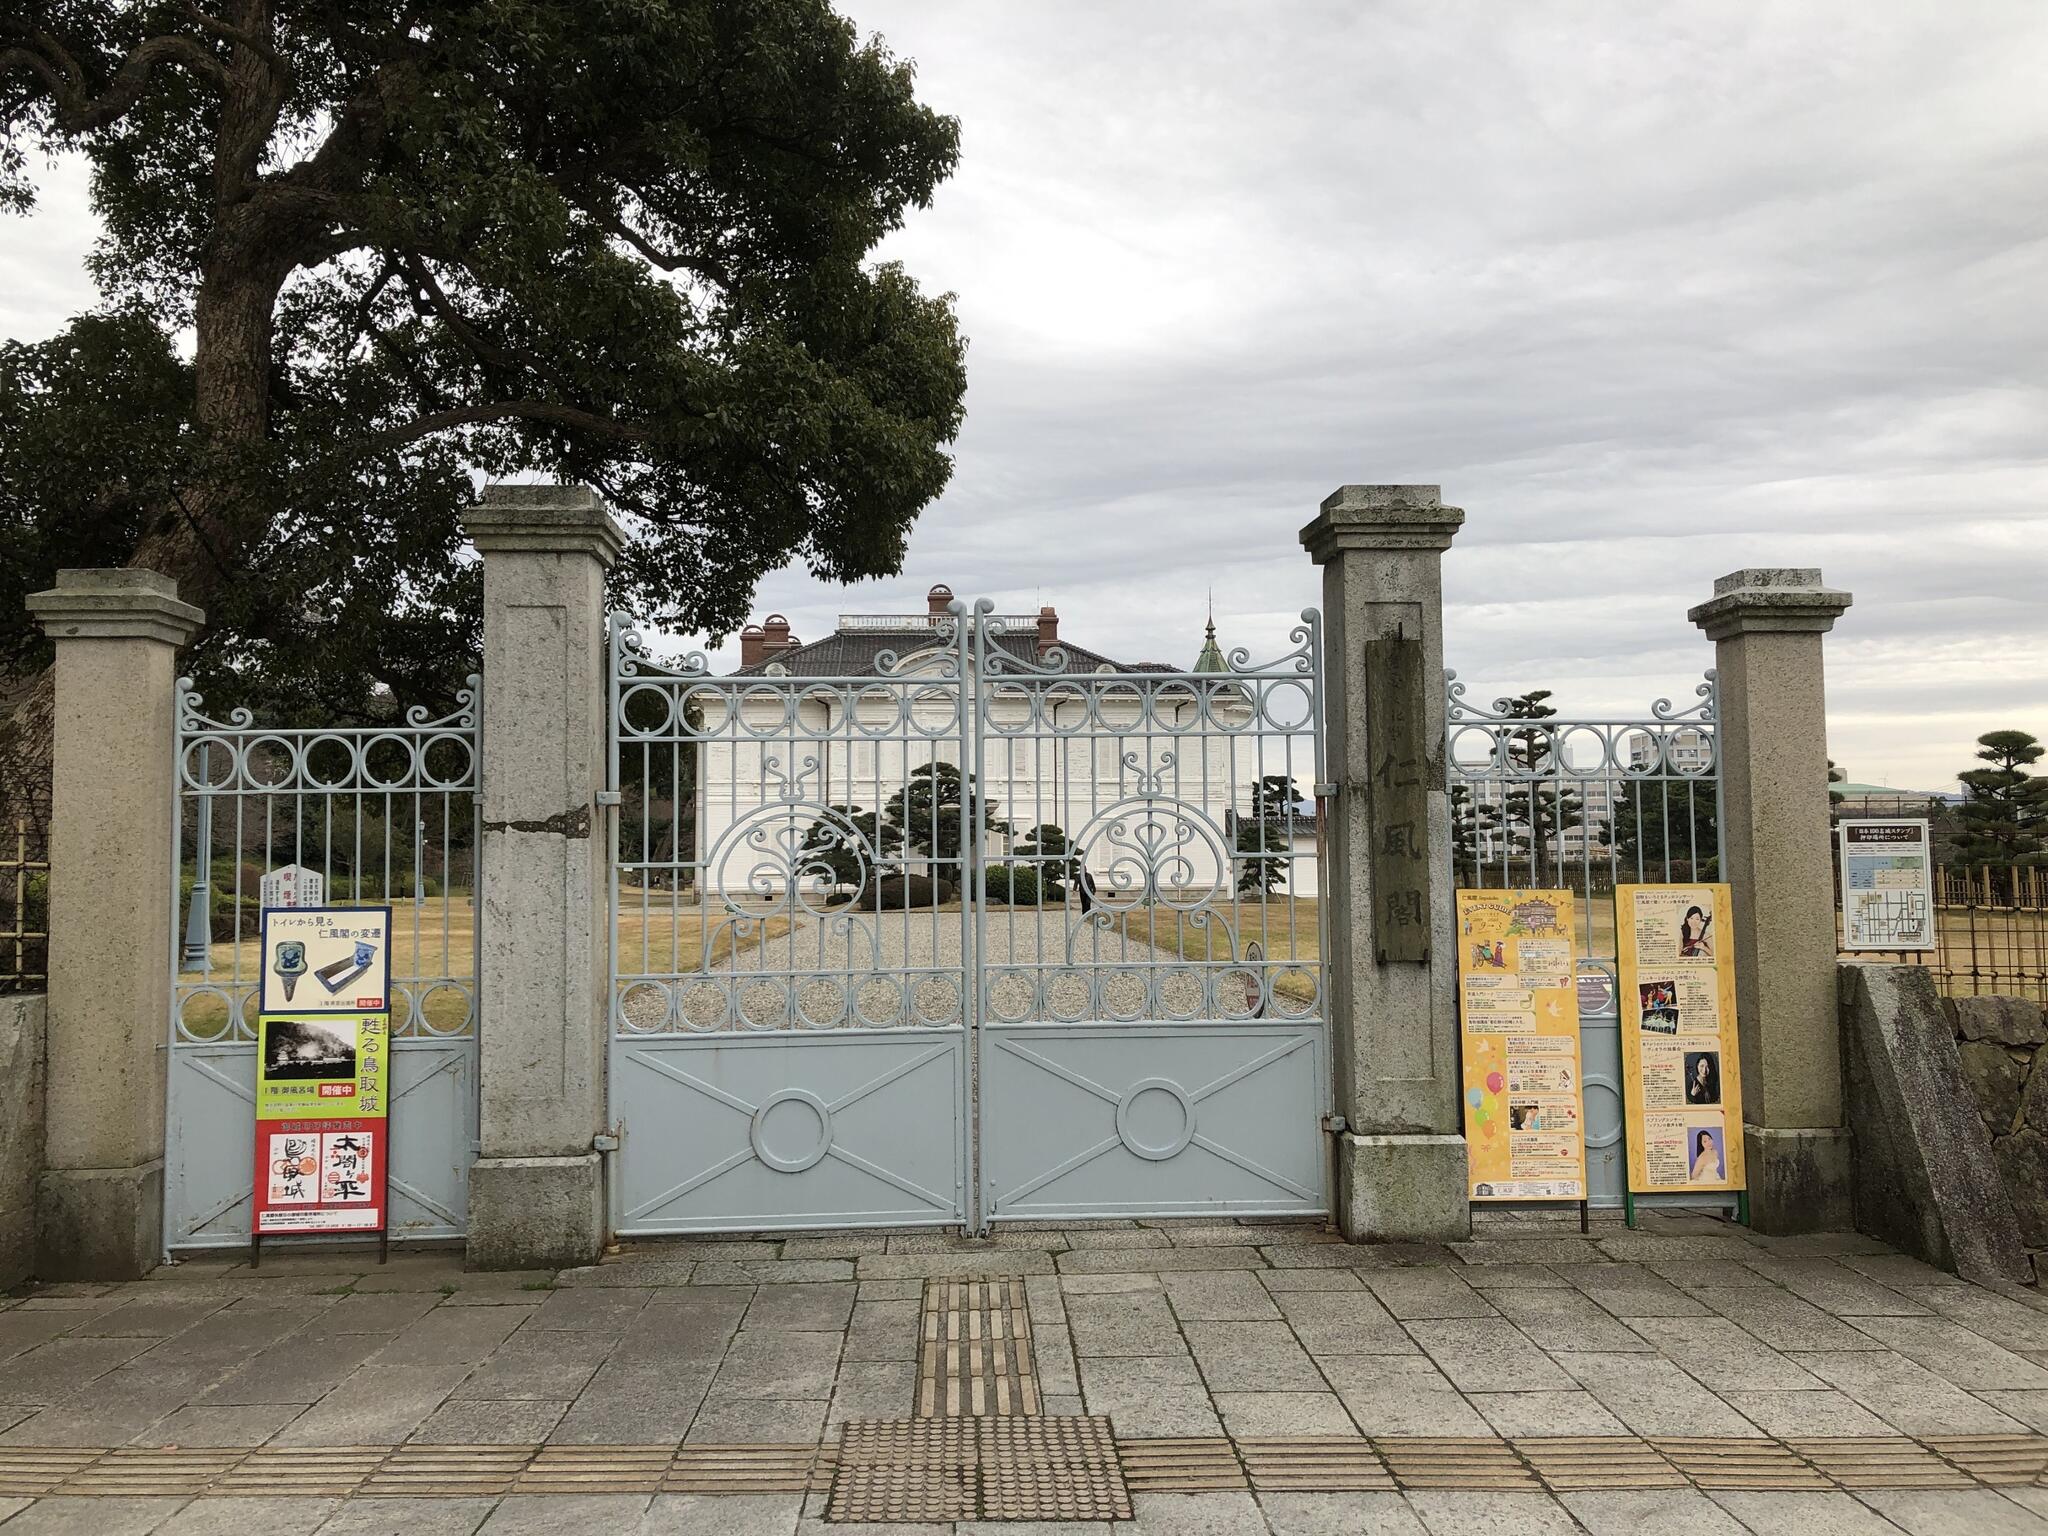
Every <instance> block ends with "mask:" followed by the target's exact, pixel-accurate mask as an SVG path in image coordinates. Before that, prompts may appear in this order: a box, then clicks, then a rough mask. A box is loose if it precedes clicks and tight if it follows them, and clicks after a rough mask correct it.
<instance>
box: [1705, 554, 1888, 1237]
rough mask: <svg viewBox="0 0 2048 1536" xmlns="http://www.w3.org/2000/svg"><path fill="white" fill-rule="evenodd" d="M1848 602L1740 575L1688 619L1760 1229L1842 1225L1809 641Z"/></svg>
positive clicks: (1778, 576) (1831, 926)
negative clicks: (1715, 797) (1714, 805)
mask: <svg viewBox="0 0 2048 1536" xmlns="http://www.w3.org/2000/svg"><path fill="white" fill-rule="evenodd" d="M1848 606H1849V594H1848V593H1846V592H1833V591H1829V590H1828V589H1827V588H1825V587H1823V586H1822V585H1821V581H1820V572H1819V571H1817V570H1748V571H1736V572H1734V573H1733V574H1731V575H1727V576H1723V577H1721V578H1720V579H1719V580H1718V581H1716V582H1715V583H1714V595H1713V597H1711V598H1710V599H1708V600H1707V601H1706V602H1704V603H1701V604H1700V605H1699V606H1698V607H1697V608H1695V609H1693V610H1692V613H1691V618H1692V621H1693V623H1695V624H1697V625H1698V626H1699V627H1700V628H1701V629H1703V630H1705V631H1706V633H1707V638H1708V639H1710V640H1712V641H1713V642H1714V651H1715V668H1716V671H1717V674H1718V677H1719V681H1720V716H1721V724H1720V733H1721V743H1720V744H1721V848H1722V852H1723V854H1724V856H1725V858H1726V868H1725V869H1724V870H1723V873H1722V878H1723V879H1725V880H1726V881H1727V882H1728V883H1729V885H1730V887H1731V896H1732V898H1733V902H1734V911H1733V913H1732V914H1731V916H1732V917H1733V920H1734V931H1735V1011H1736V1017H1737V1020H1738V1023H1739V1026H1740V1029H1741V1034H1742V1112H1743V1118H1744V1120H1745V1121H1746V1122H1747V1123H1746V1124H1745V1125H1744V1126H1743V1157H1744V1161H1745V1162H1746V1163H1747V1165H1748V1172H1749V1191H1750V1196H1749V1198H1750V1219H1751V1221H1752V1222H1753V1223H1754V1224H1755V1226H1756V1227H1757V1229H1758V1230H1759V1231H1762V1232H1813V1231H1824V1230H1827V1229H1829V1228H1834V1227H1845V1226H1847V1225H1848V1224H1849V1220H1850V1180H1849V1136H1848V1132H1847V1131H1846V1130H1844V1129H1843V1125H1842V1060H1841V1030H1840V1026H1839V1024H1838V1023H1837V1019H1836V997H1835V986H1836V983H1835V955H1836V935H1835V901H1834V876H1833V873H1832V870H1831V864H1832V862H1833V843H1832V839H1831V838H1830V835H1829V829H1828V734H1827V707H1826V700H1825V698H1824V696H1823V694H1824V690H1823V687H1822V666H1821V636H1822V635H1824V634H1826V633H1827V632H1828V630H1830V629H1832V628H1833V627H1834V623H1835V620H1836V619H1837V618H1839V617H1840V616H1841V614H1842V611H1843V610H1844V609H1845V608H1847V607H1848Z"/></svg>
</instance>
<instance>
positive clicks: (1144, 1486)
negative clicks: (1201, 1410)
mask: <svg viewBox="0 0 2048 1536" xmlns="http://www.w3.org/2000/svg"><path fill="white" fill-rule="evenodd" d="M1116 1450H1117V1460H1118V1461H1119V1462H1121V1463H1122V1465H1123V1469H1124V1486H1125V1487H1127V1488H1129V1489H1130V1490H1131V1492H1133V1493H1207V1492H1211V1491H1213V1490H1216V1489H1223V1488H1244V1487H1247V1486H1249V1485H1248V1484H1247V1483H1246V1482H1245V1475H1244V1468H1243V1467H1242V1466H1241V1465H1239V1463H1238V1459H1237V1450H1236V1448H1235V1447H1234V1446H1233V1445H1232V1443H1231V1442H1230V1441H1228V1440H1226V1439H1224V1438H1223V1437H1222V1436H1220V1435H1217V1436H1209V1437H1204V1438H1200V1439H1180V1440H1119V1441H1118V1442H1117V1446H1116Z"/></svg>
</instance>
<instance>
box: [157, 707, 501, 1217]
mask: <svg viewBox="0 0 2048 1536" xmlns="http://www.w3.org/2000/svg"><path fill="white" fill-rule="evenodd" d="M480 686H481V684H480V680H479V679H478V678H476V677H471V678H470V679H469V687H468V689H466V690H465V691H463V692H462V693H460V694H458V695H457V703H456V710H455V712H454V713H453V714H450V715H448V716H446V717H444V718H440V719H434V718H430V716H429V714H428V712H427V711H426V710H424V709H419V708H415V709H412V710H410V711H408V712H407V713H406V715H405V716H404V718H403V722H402V723H397V722H394V723H393V724H390V725H384V726H371V727H364V728H359V729H354V728H352V729H317V730H306V729H273V728H270V727H265V726H259V725H257V724H256V723H255V721H254V719H253V718H252V717H251V716H250V714H249V712H248V711H247V710H236V711H234V712H233V713H232V714H231V715H230V716H229V717H228V719H227V721H226V722H225V723H223V722H221V721H217V720H211V719H208V718H207V717H206V716H205V715H204V714H202V713H201V712H200V711H201V706H202V704H203V702H204V701H203V700H202V699H201V698H200V697H199V695H198V694H197V693H194V692H193V691H192V683H191V680H190V679H189V678H186V679H181V680H180V681H179V684H178V735H177V751H178V761H177V795H178V805H177V816H176V818H175V820H176V825H177V833H176V847H175V849H174V857H173V863H172V868H173V881H174V885H173V888H172V891H171V896H172V898H173V900H174V901H175V902H176V903H177V905H176V909H175V910H176V913H177V921H176V922H175V923H174V925H173V927H174V934H173V940H172V943H173V952H172V954H171V955H170V957H169V960H170V965H171V970H172V995H171V1018H170V1065H169V1073H168V1078H169V1082H168V1119H167V1123H166V1129H165V1158H166V1164H165V1186H164V1202H165V1211H164V1233H165V1244H166V1246H168V1247H170V1248H173V1249H179V1248H217V1247H234V1246H240V1245H243V1244H246V1243H247V1242H248V1241H249V1195H250V1185H251V1174H250V1169H251V1166H252V1160H253V1157H254V1150H253V1149H254V1144H255V1142H254V1138H255V1081H256V1007H257V996H256V994H257V981H258V975H259V968H258V965H257V954H258V948H259V944H260V934H259V932H258V912H259V899H260V890H259V886H260V882H261V879H262V877H263V875H264V874H265V873H267V872H269V871H271V870H273V869H279V868H282V867H285V866H290V865H297V866H300V867H302V868H305V869H309V870H312V871H315V872H317V873H318V874H319V875H320V876H321V877H322V881H323V883H324V886H325V892H326V900H327V901H328V902H329V903H330V904H338V905H342V906H348V905H364V906H385V905H388V906H390V907H391V909H392V914H391V915H392V946H393V954H392V975H391V991H392V1034H393V1040H392V1052H391V1075H392V1083H391V1163H390V1168H389V1183H390V1199H391V1214H390V1231H391V1235H392V1237H394V1238H399V1239H403V1238H447V1237H459V1236H461V1235H462V1233H463V1230H464V1227H465V1225H466V1223H467V1219H468V1205H469V1199H468V1189H469V1165H470V1163H471V1162H473V1161H474V1160H475V1157H476V1148H477V1140H476V1137H477V1104H476V1090H477V1075H476V1041H477V1006H476V974H477V967H476V944H477V925H476V916H475V912H476V909H475V891H476V873H477V866H476V861H477V852H478V848H479V839H478V835H477V830H478V829H477V816H478V807H477V771H478V751H477V710H476V698H477V691H478V689H479V687H480Z"/></svg>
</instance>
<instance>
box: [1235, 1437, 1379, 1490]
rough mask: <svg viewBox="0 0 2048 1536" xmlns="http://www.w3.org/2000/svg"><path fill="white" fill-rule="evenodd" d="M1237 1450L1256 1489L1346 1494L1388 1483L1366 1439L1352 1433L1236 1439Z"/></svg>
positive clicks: (1377, 1458)
mask: <svg viewBox="0 0 2048 1536" xmlns="http://www.w3.org/2000/svg"><path fill="white" fill-rule="evenodd" d="M1237 1450H1238V1454H1239V1455H1240V1456H1242V1457H1243V1458H1244V1469H1245V1472H1246V1473H1247V1474H1248V1475H1249V1476H1250V1478H1251V1480H1252V1486H1253V1487H1254V1488H1257V1489H1259V1490H1260V1491H1261V1492H1282V1491H1314V1492H1318V1493H1323V1492H1329V1493H1351V1492H1354V1491H1364V1490H1369V1489H1390V1488H1392V1487H1393V1486H1394V1478H1393V1474H1392V1473H1390V1472H1389V1471H1388V1470H1387V1464H1386V1463H1385V1462H1383V1461H1381V1460H1380V1458H1379V1453H1378V1452H1377V1451H1375V1450H1374V1449H1373V1448H1372V1443H1371V1442H1370V1441H1368V1440H1362V1439H1360V1438H1358V1437H1357V1436H1355V1435H1353V1436H1337V1435H1328V1436H1323V1435H1317V1436H1311V1437H1309V1438H1306V1439H1296V1440H1240V1441H1238V1443H1237Z"/></svg>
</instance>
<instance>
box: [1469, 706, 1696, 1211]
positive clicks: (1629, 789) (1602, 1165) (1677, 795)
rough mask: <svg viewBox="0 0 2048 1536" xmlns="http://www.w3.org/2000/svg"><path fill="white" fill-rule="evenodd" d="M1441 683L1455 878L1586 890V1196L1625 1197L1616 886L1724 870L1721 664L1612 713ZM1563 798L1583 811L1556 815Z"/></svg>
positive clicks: (1582, 910) (1598, 1199)
mask: <svg viewBox="0 0 2048 1536" xmlns="http://www.w3.org/2000/svg"><path fill="white" fill-rule="evenodd" d="M1444 690H1445V693H1444V701H1445V722H1446V723H1445V748H1446V749H1445V753H1444V757H1445V761H1446V764H1447V765H1448V766H1447V769H1446V771H1447V773H1448V775H1449V780H1450V794H1451V817H1452V829H1453V830H1452V838H1451V842H1452V863H1453V866H1454V868H1453V879H1454V881H1455V883H1456V884H1458V885H1460V886H1466V887H1480V888H1494V889H1500V888H1506V887H1514V886H1530V885H1534V886H1542V887H1545V888H1547V889H1551V890H1558V889H1568V890H1571V891H1572V892H1573V893H1574V894H1575V895H1576V896H1577V897H1578V898H1579V899H1578V901H1577V903H1576V905H1577V907H1578V923H1579V1033H1580V1044H1581V1050H1580V1063H1581V1070H1582V1071H1583V1073H1584V1087H1585V1099H1586V1188H1587V1196H1588V1199H1589V1201H1590V1203H1591V1204H1593V1205H1596V1206H1608V1207H1611V1206H1619V1205H1621V1204H1622V1201H1623V1196H1624V1194H1625V1192H1626V1190H1627V1185H1628V1157H1627V1150H1626V1146H1625V1144H1624V1141H1623V1135H1624V1128H1625V1115H1624V1111H1623V1104H1622V1085H1621V1010H1620V1003H1619V990H1620V989H1619V971H1618V969H1617V959H1616V955H1615V946H1614V935H1615V923H1614V887H1615V885H1616V884H1617V883H1635V884H1640V883H1643V882H1656V881H1687V880H1703V881H1704V880H1718V879H1720V878H1721V876H1720V873H1719V870H1720V862H1721V827H1722V819H1721V815H1720V790H1721V767H1720V734H1719V733H1720V724H1719V720H1718V711H1717V708H1716V705H1717V701H1718V694H1717V692H1716V686H1715V679H1714V674H1713V673H1712V672H1708V673H1707V674H1706V678H1705V680H1704V681H1703V682H1701V683H1700V684H1699V686H1698V687H1697V688H1696V689H1695V690H1694V694H1695V697H1696V698H1697V699H1698V702H1697V703H1695V704H1692V705H1689V706H1686V707H1684V708H1678V707H1675V706H1673V704H1672V703H1671V701H1670V700H1669V699H1658V700H1657V701H1656V702H1655V703H1653V704H1652V705H1651V706H1650V708H1649V711H1648V712H1647V714H1644V715H1641V716H1636V717H1619V718H1607V719H1578V718H1569V717H1565V716H1560V715H1531V714H1526V713H1517V712H1516V711H1515V710H1514V703H1515V701H1514V700H1512V699H1495V700H1494V701H1493V707H1492V708H1491V709H1483V708H1481V707H1480V706H1479V705H1478V704H1476V703H1474V702H1473V701H1471V700H1469V699H1467V698H1466V697H1465V685H1464V684H1463V683H1460V682H1459V681H1458V679H1457V674H1456V673H1455V672H1446V673H1445V674H1444ZM1560 806H1564V807H1576V811H1575V813H1574V812H1572V811H1569V810H1568V811H1567V812H1566V813H1565V814H1562V815H1560V813H1559V809H1558V808H1559V807H1560Z"/></svg>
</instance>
